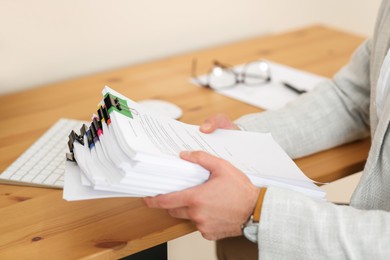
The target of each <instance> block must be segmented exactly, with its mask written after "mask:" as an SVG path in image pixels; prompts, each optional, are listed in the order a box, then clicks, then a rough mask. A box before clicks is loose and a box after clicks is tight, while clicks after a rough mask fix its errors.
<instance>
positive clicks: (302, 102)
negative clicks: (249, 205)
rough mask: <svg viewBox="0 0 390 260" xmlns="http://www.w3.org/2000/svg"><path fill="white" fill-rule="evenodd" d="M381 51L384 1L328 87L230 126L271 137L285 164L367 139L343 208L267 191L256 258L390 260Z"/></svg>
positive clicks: (389, 116)
mask: <svg viewBox="0 0 390 260" xmlns="http://www.w3.org/2000/svg"><path fill="white" fill-rule="evenodd" d="M389 47H390V0H384V1H383V2H382V5H381V8H380V11H379V14H378V18H377V23H376V27H375V32H374V35H373V37H372V39H370V40H367V41H366V42H364V43H363V44H362V45H361V46H360V47H359V48H358V49H357V50H356V52H355V54H354V55H353V57H352V58H351V61H350V63H349V64H348V65H347V66H345V67H344V68H343V69H341V70H340V72H338V73H337V74H336V75H335V76H334V78H333V79H332V80H329V81H327V82H324V83H322V84H320V85H319V86H318V87H316V89H315V90H314V91H313V92H311V93H308V94H305V95H302V96H301V97H300V98H299V99H298V100H296V101H295V102H292V103H290V104H289V105H288V106H287V107H285V108H283V109H281V110H278V111H267V112H264V113H258V114H250V115H246V116H244V117H242V118H239V119H238V120H237V121H236V123H237V124H238V125H239V126H240V127H241V128H242V129H244V130H247V131H260V132H271V133H272V135H273V136H274V138H275V139H276V140H277V141H278V142H279V144H280V145H281V146H282V147H283V148H284V149H285V150H286V151H287V153H289V154H290V155H291V156H292V157H293V158H297V157H301V156H305V155H308V154H310V153H314V152H318V151H320V150H324V149H328V148H331V147H334V146H337V145H340V144H343V143H346V142H351V141H353V140H357V139H360V138H363V137H366V136H368V135H370V134H371V138H372V146H371V150H370V153H369V157H368V160H367V163H366V166H365V169H364V173H363V177H362V179H361V181H360V183H359V185H358V187H357V189H356V190H355V192H354V194H353V197H352V200H351V206H350V207H348V206H336V205H333V204H331V203H319V202H315V201H312V200H311V199H309V198H307V197H305V196H304V195H301V194H297V193H294V192H292V191H288V190H284V189H279V188H272V187H271V188H269V189H268V191H267V193H266V197H265V200H264V204H263V209H262V215H261V222H260V226H259V243H258V245H259V255H260V259H262V260H264V259H273V260H275V259H300V260H301V259H390V212H389V211H390V136H389V135H390V130H389V123H390V97H388V98H387V100H388V102H387V104H386V105H385V107H384V108H383V113H382V115H381V118H377V115H376V101H375V100H376V86H377V80H378V77H379V73H380V69H381V66H382V63H383V60H384V57H385V56H386V53H387V51H388V50H389ZM388 87H389V88H390V86H388Z"/></svg>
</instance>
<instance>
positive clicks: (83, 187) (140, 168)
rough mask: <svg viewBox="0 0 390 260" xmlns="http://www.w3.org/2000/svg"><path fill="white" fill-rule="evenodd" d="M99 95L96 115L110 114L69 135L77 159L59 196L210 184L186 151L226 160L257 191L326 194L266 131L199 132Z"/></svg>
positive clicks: (107, 93) (114, 95)
mask: <svg viewBox="0 0 390 260" xmlns="http://www.w3.org/2000/svg"><path fill="white" fill-rule="evenodd" d="M103 95H104V99H103V101H102V102H101V107H100V108H99V109H102V108H103V109H105V110H106V111H105V113H99V114H102V115H103V114H106V115H107V116H104V117H103V116H102V117H101V118H98V119H96V118H95V119H94V123H92V124H91V126H90V127H89V128H88V127H84V128H83V129H84V130H83V131H81V133H80V134H76V135H71V136H76V138H75V139H72V140H70V143H71V144H72V145H71V147H72V149H71V150H72V153H73V156H74V159H75V162H68V163H67V164H66V171H65V184H64V199H67V200H81V199H92V198H102V197H122V196H138V197H139V196H153V195H157V194H163V193H169V192H173V191H178V190H183V189H187V188H191V187H193V186H196V185H199V184H201V183H204V182H205V181H207V179H208V178H209V172H208V171H207V170H206V169H204V168H202V167H201V166H199V165H197V164H193V163H190V162H188V161H184V160H182V159H180V158H179V153H180V152H181V151H184V150H202V151H206V152H208V153H210V154H213V155H215V156H218V157H220V158H223V159H225V160H227V161H229V162H230V163H231V164H232V165H233V166H235V167H236V168H238V169H239V170H241V171H242V172H243V173H244V174H246V175H247V176H248V178H249V179H250V180H251V181H252V182H253V183H254V184H255V185H257V186H278V187H284V188H287V189H292V190H295V191H298V192H303V193H305V194H307V195H308V196H310V197H313V198H315V199H323V198H324V196H325V194H324V192H323V191H322V190H321V189H320V188H318V187H317V186H316V185H315V184H314V183H313V182H312V181H311V180H310V179H309V178H308V177H307V176H305V175H304V173H303V172H302V171H301V170H300V169H299V168H298V167H297V166H296V164H295V163H294V162H293V161H292V160H291V159H290V158H289V157H288V155H287V154H286V153H285V152H284V151H283V150H282V148H281V147H280V146H279V145H278V144H277V143H276V142H275V141H274V140H273V138H272V136H271V135H270V134H263V133H254V132H244V131H237V130H222V129H220V130H217V131H216V132H215V133H213V134H204V133H201V132H200V131H199V127H198V126H195V125H189V124H185V123H182V122H179V121H176V120H173V119H170V118H168V117H164V116H161V115H156V114H153V113H152V112H149V111H147V110H144V109H143V107H142V106H140V105H139V104H137V103H136V102H134V101H132V100H130V99H128V98H127V97H125V96H123V95H121V94H120V93H118V92H116V91H114V90H112V89H110V88H108V87H106V88H105V89H104V90H103ZM97 122H100V123H99V124H98V123H97ZM94 132H95V133H94ZM90 136H94V137H95V138H92V137H91V138H90Z"/></svg>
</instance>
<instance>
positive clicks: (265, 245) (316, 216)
mask: <svg viewBox="0 0 390 260" xmlns="http://www.w3.org/2000/svg"><path fill="white" fill-rule="evenodd" d="M258 239H259V242H258V244H259V259H289V260H291V259H299V260H300V259H388V258H389V256H390V247H389V245H390V213H389V212H386V211H381V210H369V211H365V210H360V209H356V208H353V207H348V206H336V205H333V204H331V203H327V202H320V203H319V202H316V201H313V200H312V199H310V198H308V197H306V196H304V195H302V194H300V193H297V192H293V191H288V190H284V189H279V188H268V190H267V192H266V195H265V198H264V202H263V208H262V213H261V219H260V225H259V233H258Z"/></svg>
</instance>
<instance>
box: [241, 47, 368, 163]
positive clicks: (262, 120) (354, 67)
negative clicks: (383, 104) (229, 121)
mask: <svg viewBox="0 0 390 260" xmlns="http://www.w3.org/2000/svg"><path fill="white" fill-rule="evenodd" d="M370 46H371V41H370V40H368V41H366V42H364V43H363V44H362V45H361V46H360V47H359V48H358V49H357V50H356V51H355V53H354V55H353V56H352V58H351V61H350V63H349V64H348V65H347V66H345V67H344V68H342V69H341V70H340V71H339V72H338V73H337V74H336V75H335V76H334V78H333V80H328V81H325V82H323V83H320V84H319V85H318V86H316V88H315V89H314V90H313V91H311V92H309V93H307V94H303V95H302V96H300V97H299V98H298V99H297V100H295V101H293V102H291V103H290V104H288V105H287V106H286V107H284V108H282V109H280V110H275V111H266V112H262V113H255V114H248V115H246V116H243V117H241V118H239V119H238V120H236V121H235V123H236V124H237V125H238V126H239V127H240V128H241V129H243V130H246V131H257V132H271V133H272V135H273V137H274V138H275V140H276V141H277V142H278V143H279V144H280V145H281V146H282V147H283V149H284V150H285V151H286V152H287V153H288V154H289V155H290V156H291V157H292V158H298V157H301V156H305V155H308V154H311V153H314V152H318V151H321V150H325V149H328V148H331V147H335V146H338V145H341V144H343V143H347V142H351V141H354V140H357V139H360V138H364V137H366V136H367V135H368V134H369V103H370V78H369V74H370V73H369V70H370V48H371V47H370Z"/></svg>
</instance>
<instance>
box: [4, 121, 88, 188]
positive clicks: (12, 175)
mask: <svg viewBox="0 0 390 260" xmlns="http://www.w3.org/2000/svg"><path fill="white" fill-rule="evenodd" d="M83 123H85V122H84V121H79V120H73V119H60V120H58V121H57V122H56V123H55V124H54V125H53V126H52V127H51V128H50V129H49V130H47V131H46V132H45V133H44V134H43V135H42V136H41V137H40V138H39V139H38V140H37V141H36V142H35V143H34V144H33V145H32V146H30V147H29V148H28V149H27V150H26V151H25V152H24V153H23V154H22V155H21V156H20V157H19V158H18V159H16V161H15V162H13V163H12V164H11V165H10V166H9V167H8V168H7V169H5V171H4V172H3V173H1V174H0V183H8V184H16V185H28V186H42V187H51V188H62V187H63V186H64V171H65V160H66V157H65V154H66V153H67V152H68V135H69V133H70V132H71V131H72V130H76V131H77V132H78V131H79V129H80V127H81V126H82V124H83Z"/></svg>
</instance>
